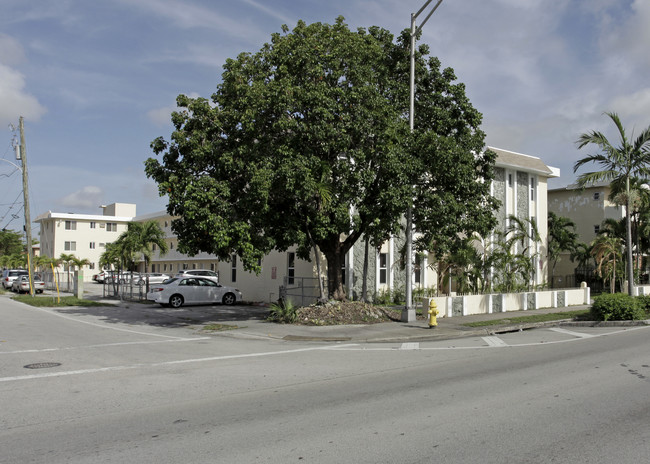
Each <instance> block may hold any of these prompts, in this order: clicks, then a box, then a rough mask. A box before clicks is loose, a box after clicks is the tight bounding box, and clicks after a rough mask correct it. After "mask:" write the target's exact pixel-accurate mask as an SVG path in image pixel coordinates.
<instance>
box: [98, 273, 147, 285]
mask: <svg viewBox="0 0 650 464" xmlns="http://www.w3.org/2000/svg"><path fill="white" fill-rule="evenodd" d="M140 278H141V277H140V274H139V273H138V272H122V273H120V274H118V273H117V272H116V273H114V274H110V275H108V276H106V278H105V279H104V283H106V284H112V283H113V282H115V281H116V282H117V283H120V284H128V283H131V279H133V282H136V283H137V282H138V281H139V280H140Z"/></svg>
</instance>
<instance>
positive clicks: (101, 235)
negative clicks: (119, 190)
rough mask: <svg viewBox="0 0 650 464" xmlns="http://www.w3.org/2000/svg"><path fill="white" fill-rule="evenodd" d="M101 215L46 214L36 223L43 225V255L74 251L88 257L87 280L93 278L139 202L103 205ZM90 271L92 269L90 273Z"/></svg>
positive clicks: (41, 250)
mask: <svg viewBox="0 0 650 464" xmlns="http://www.w3.org/2000/svg"><path fill="white" fill-rule="evenodd" d="M101 208H102V214H101V215H100V214H97V215H95V214H75V213H53V212H52V211H48V212H47V213H44V214H41V215H40V216H38V217H37V218H36V219H35V220H34V222H35V223H38V224H39V225H40V242H41V243H40V254H41V256H48V257H50V258H58V257H60V256H61V254H73V255H75V256H76V257H77V258H79V259H84V258H85V259H88V261H90V265H89V266H86V267H85V268H84V270H86V272H85V275H84V280H91V279H92V274H93V271H95V270H98V269H99V258H100V256H101V255H102V253H103V252H104V251H105V249H106V244H107V243H112V242H114V241H115V240H116V239H117V237H119V236H120V234H121V233H122V232H124V231H125V230H126V228H127V224H128V223H129V222H131V221H133V219H134V217H135V211H136V205H134V204H130V203H113V204H111V205H108V206H101ZM88 271H90V272H88Z"/></svg>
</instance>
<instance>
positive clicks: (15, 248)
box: [0, 230, 25, 256]
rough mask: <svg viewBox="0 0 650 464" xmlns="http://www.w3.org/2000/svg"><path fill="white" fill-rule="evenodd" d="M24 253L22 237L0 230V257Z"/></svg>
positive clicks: (15, 233)
mask: <svg viewBox="0 0 650 464" xmlns="http://www.w3.org/2000/svg"><path fill="white" fill-rule="evenodd" d="M24 251H25V244H24V243H23V239H22V235H21V234H19V233H18V232H14V231H13V230H0V256H3V255H17V254H20V253H23V252H24Z"/></svg>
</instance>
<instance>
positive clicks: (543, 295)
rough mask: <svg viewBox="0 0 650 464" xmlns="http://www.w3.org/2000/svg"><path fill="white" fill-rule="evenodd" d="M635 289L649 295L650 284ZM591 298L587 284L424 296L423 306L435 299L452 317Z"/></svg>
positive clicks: (582, 301)
mask: <svg viewBox="0 0 650 464" xmlns="http://www.w3.org/2000/svg"><path fill="white" fill-rule="evenodd" d="M636 288H637V289H638V290H637V291H638V292H639V294H640V295H650V285H646V286H641V287H636ZM590 298H591V295H590V289H589V287H587V286H586V285H584V286H583V287H581V288H568V289H562V290H547V291H541V292H523V293H495V294H489V295H465V296H441V297H433V298H422V307H423V308H428V307H429V301H431V300H433V301H435V302H436V306H437V307H438V311H439V312H440V315H441V316H446V317H453V316H470V315H472V314H492V313H505V312H508V311H525V310H528V309H541V308H562V307H565V306H575V305H586V304H589V303H590Z"/></svg>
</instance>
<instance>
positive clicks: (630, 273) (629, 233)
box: [625, 175, 634, 296]
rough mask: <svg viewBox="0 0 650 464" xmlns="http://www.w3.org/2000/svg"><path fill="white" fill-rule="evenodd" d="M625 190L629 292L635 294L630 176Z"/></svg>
mask: <svg viewBox="0 0 650 464" xmlns="http://www.w3.org/2000/svg"><path fill="white" fill-rule="evenodd" d="M625 190H626V193H627V206H626V207H625V225H626V236H627V292H628V294H629V295H630V296H634V268H633V267H632V224H631V222H632V221H631V216H630V206H631V202H630V176H629V175H628V176H627V178H626V179H625Z"/></svg>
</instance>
